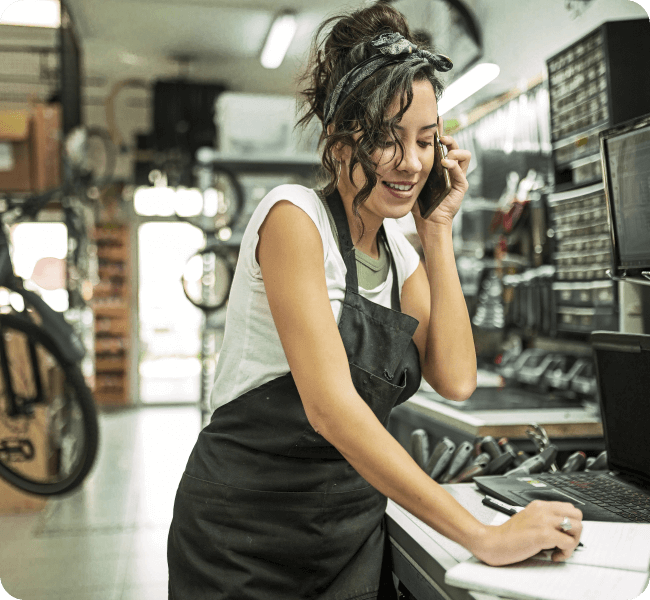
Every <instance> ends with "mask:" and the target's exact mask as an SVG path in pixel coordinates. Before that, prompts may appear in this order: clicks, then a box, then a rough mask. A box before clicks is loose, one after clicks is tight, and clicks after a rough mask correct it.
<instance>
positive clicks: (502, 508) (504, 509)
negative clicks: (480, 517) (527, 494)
mask: <svg viewBox="0 0 650 600" xmlns="http://www.w3.org/2000/svg"><path fill="white" fill-rule="evenodd" d="M482 502H483V504H484V505H485V506H489V507H490V508H493V509H494V510H496V511H499V512H500V513H503V514H504V515H508V516H509V517H511V516H512V515H516V514H517V513H518V512H519V511H518V510H517V509H516V508H513V507H512V506H510V505H509V504H506V503H505V502H501V500H497V499H496V498H490V496H485V497H484V498H483V500H482ZM578 548H584V546H583V544H582V542H578Z"/></svg>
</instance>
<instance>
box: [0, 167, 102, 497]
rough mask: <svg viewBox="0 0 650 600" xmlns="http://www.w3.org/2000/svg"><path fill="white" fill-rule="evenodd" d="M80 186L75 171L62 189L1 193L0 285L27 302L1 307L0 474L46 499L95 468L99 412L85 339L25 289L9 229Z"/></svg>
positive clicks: (68, 489)
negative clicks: (86, 365)
mask: <svg viewBox="0 0 650 600" xmlns="http://www.w3.org/2000/svg"><path fill="white" fill-rule="evenodd" d="M78 187H79V181H78V178H77V177H75V176H74V174H73V176H72V177H71V178H68V179H67V181H66V182H64V185H63V187H62V188H57V189H54V190H50V191H48V192H46V193H45V194H42V195H40V196H32V197H30V198H26V199H24V200H23V201H22V202H15V201H13V200H11V199H9V198H4V199H3V202H4V204H5V206H3V207H2V208H1V209H0V287H4V288H6V289H7V290H9V292H10V293H14V294H18V295H19V296H20V297H22V301H23V302H22V304H23V307H22V308H21V309H19V310H16V309H14V310H6V309H0V477H2V478H3V479H5V480H6V481H7V482H8V483H10V484H11V485H13V486H15V487H17V488H19V489H21V490H23V491H25V492H28V493H31V494H37V495H45V496H50V495H60V494H66V493H69V492H71V491H73V490H74V489H76V488H77V487H79V486H80V485H81V483H82V482H83V481H84V480H85V478H86V476H87V475H88V473H89V472H90V470H91V469H92V467H93V465H94V462H95V458H96V455H97V449H98V445H99V424H98V417H97V410H96V407H95V402H94V399H93V396H92V393H91V391H90V389H89V388H88V386H87V385H86V382H85V380H84V377H83V374H82V372H81V369H80V367H79V364H80V362H81V360H82V359H83V357H84V356H85V354H86V350H85V348H84V346H83V343H82V342H81V339H80V338H79V336H78V335H77V333H76V332H75V330H74V328H73V327H72V326H71V325H70V324H68V323H67V322H66V321H65V319H64V318H63V316H62V315H61V314H60V313H58V312H56V311H54V310H53V309H52V308H50V306H49V305H48V304H47V303H45V302H44V301H43V299H42V298H41V297H40V296H38V294H36V293H35V292H33V291H31V290H28V289H25V287H24V281H23V279H21V278H20V277H18V276H17V275H16V274H15V271H14V267H13V263H12V260H11V252H10V248H9V239H8V236H7V233H6V231H5V229H6V226H7V221H8V220H9V218H10V217H11V219H12V221H13V222H16V221H19V220H21V219H25V218H30V217H31V218H34V217H35V216H36V215H37V214H38V212H39V211H40V210H41V209H42V208H43V207H44V206H45V205H46V204H48V203H49V202H50V201H51V200H52V199H53V198H55V197H57V196H58V195H62V196H63V197H65V195H66V193H69V192H70V191H71V190H73V191H75V190H76V189H77V188H78ZM82 187H84V188H85V186H83V184H82ZM69 216H70V215H67V214H66V221H67V222H68V223H69V224H72V222H71V221H70V220H69Z"/></svg>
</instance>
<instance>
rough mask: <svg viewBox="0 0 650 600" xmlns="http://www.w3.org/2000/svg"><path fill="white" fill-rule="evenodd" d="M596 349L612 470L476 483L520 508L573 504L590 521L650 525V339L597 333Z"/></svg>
mask: <svg viewBox="0 0 650 600" xmlns="http://www.w3.org/2000/svg"><path fill="white" fill-rule="evenodd" d="M591 345H592V348H593V355H594V359H595V364H596V380H597V384H598V402H599V406H600V414H601V419H602V423H603V431H604V436H605V449H606V450H607V462H608V470H607V471H584V472H578V473H559V472H558V473H544V474H536V475H528V476H520V475H519V476H517V475H511V476H508V475H500V476H482V477H475V478H474V481H475V483H476V484H477V486H478V487H479V489H480V490H481V491H483V492H485V493H486V494H487V495H489V496H492V497H494V498H498V499H499V500H502V501H504V502H508V503H509V504H512V505H514V506H525V505H526V504H528V503H529V502H532V501H533V500H553V501H561V502H571V503H572V504H574V506H576V507H577V508H579V509H580V510H581V511H582V513H583V518H584V519H585V520H589V521H613V522H640V523H650V335H644V334H631V333H619V332H611V331H595V332H593V333H592V334H591Z"/></svg>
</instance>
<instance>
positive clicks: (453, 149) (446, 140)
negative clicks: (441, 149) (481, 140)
mask: <svg viewBox="0 0 650 600" xmlns="http://www.w3.org/2000/svg"><path fill="white" fill-rule="evenodd" d="M440 141H441V142H442V144H443V145H445V146H446V147H447V158H448V159H450V160H455V161H456V162H458V163H459V165H460V167H461V169H462V171H463V173H467V168H468V167H469V161H470V159H471V158H472V153H471V152H470V151H469V150H461V149H460V148H459V146H458V142H457V141H456V140H455V139H454V138H452V137H451V136H450V135H445V136H442V137H441V138H440ZM443 165H444V161H443ZM447 168H449V167H447Z"/></svg>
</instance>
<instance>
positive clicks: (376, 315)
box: [168, 4, 582, 600]
mask: <svg viewBox="0 0 650 600" xmlns="http://www.w3.org/2000/svg"><path fill="white" fill-rule="evenodd" d="M331 25H333V27H332V28H331V31H330V32H329V33H327V34H326V36H325V41H324V44H322V45H320V46H319V45H318V39H319V37H320V35H321V34H323V32H325V31H326V29H327V28H329V27H330V26H331ZM412 39H413V37H412V35H411V33H410V31H409V28H408V26H407V24H406V22H405V20H404V18H403V16H402V15H401V14H400V13H398V12H397V11H395V10H394V9H392V8H390V7H389V6H387V5H386V4H377V5H375V6H371V7H369V8H366V9H364V10H360V11H357V12H355V13H353V14H351V15H349V16H345V17H341V18H335V19H330V20H328V21H326V22H325V23H324V24H323V25H322V26H321V28H320V29H319V33H318V35H317V37H316V40H317V41H316V42H315V48H314V53H313V57H312V62H311V66H310V69H309V71H308V73H307V76H306V79H307V80H308V82H309V86H308V87H307V89H306V90H305V92H304V95H305V98H306V101H307V107H308V111H307V113H306V115H305V117H304V118H303V122H306V121H309V120H310V119H311V118H313V117H317V118H319V119H320V120H321V121H322V122H323V126H324V133H323V136H322V137H323V141H324V148H323V164H324V166H325V168H326V169H327V171H328V172H329V173H330V175H331V182H330V184H329V186H328V187H327V188H326V189H325V192H324V193H321V194H319V193H317V192H315V191H314V190H309V189H307V188H304V187H302V186H297V185H285V186H280V187H278V188H276V189H275V190H273V191H271V192H270V193H269V194H268V195H267V196H266V198H264V199H263V200H262V201H261V203H260V205H259V207H258V208H257V209H256V211H255V213H254V214H253V216H252V217H251V220H250V223H249V225H248V227H247V230H246V233H245V235H244V238H243V241H242V246H241V252H240V258H239V262H238V266H237V273H236V275H235V280H234V282H233V287H232V291H231V297H230V302H229V306H228V314H227V320H226V330H225V338H224V345H223V349H222V352H221V355H220V358H219V365H218V373H217V380H216V384H215V388H214V392H213V397H212V399H213V406H214V407H215V409H216V410H215V412H214V415H213V417H212V422H211V423H210V425H208V426H207V427H206V428H205V429H204V430H203V431H202V432H201V434H200V436H199V439H198V441H197V444H196V446H195V448H194V450H193V452H192V455H191V457H190V459H189V462H188V465H187V468H186V472H185V474H184V475H183V478H182V480H181V483H180V486H179V490H178V494H177V497H176V503H175V507H174V518H173V522H172V525H171V529H170V535H169V547H168V562H169V575H170V598H173V599H174V600H189V599H192V600H197V599H199V598H206V599H207V598H210V599H215V600H216V599H219V600H226V599H229V600H230V599H232V600H234V599H237V600H253V599H260V600H261V599H264V600H275V599H277V600H280V599H282V600H287V599H289V598H296V599H298V598H301V599H302V598H318V599H320V600H326V599H337V600H353V599H356V600H361V599H364V600H366V599H375V598H382V599H383V598H395V589H394V587H393V585H392V578H391V573H390V565H389V563H388V561H387V560H386V559H385V558H386V555H385V549H386V546H385V544H386V536H385V531H384V511H385V508H386V497H389V498H391V499H393V500H394V501H395V502H397V503H398V504H400V505H401V506H403V507H404V508H406V509H407V510H409V511H410V512H411V513H413V514H414V515H416V516H417V517H419V518H420V519H422V520H423V521H424V522H426V523H427V524H429V525H430V526H431V527H433V528H434V529H436V530H437V531H439V532H441V533H442V534H444V535H445V536H447V537H449V538H451V539H452V540H455V541H456V542H458V543H460V544H462V545H463V546H465V547H466V548H468V549H469V550H471V551H472V552H473V553H474V554H475V555H476V556H477V557H478V558H480V559H482V560H484V561H486V562H488V563H490V564H495V565H496V564H506V563H510V562H514V561H518V560H521V559H524V558H527V557H529V556H532V555H533V554H535V553H537V552H538V551H539V550H541V549H543V548H557V549H556V551H555V559H556V560H563V559H565V558H567V557H568V556H569V555H570V554H571V553H572V552H573V549H574V548H575V546H576V545H577V543H578V541H579V537H580V531H581V516H582V515H581V513H580V511H578V510H577V509H575V508H574V507H573V506H572V505H570V504H564V503H532V504H531V505H529V506H528V507H527V508H526V509H525V510H523V511H522V512H520V513H519V514H517V515H516V516H514V517H512V519H510V521H509V522H508V523H506V524H505V525H501V526H499V527H488V526H485V525H482V524H481V523H479V522H478V521H477V520H476V519H475V518H474V517H473V516H472V515H470V514H469V513H468V512H467V511H466V510H465V509H463V508H462V507H461V506H460V505H459V504H458V503H457V502H456V501H455V500H454V499H453V498H452V497H451V496H450V495H449V494H448V493H447V492H446V491H444V490H443V489H442V488H441V487H440V486H439V485H438V484H437V483H435V482H434V481H433V480H432V479H431V478H430V477H428V476H427V474H426V473H424V472H423V471H422V469H420V468H419V467H418V466H417V465H416V463H415V462H414V461H413V460H412V459H411V457H410V456H409V455H408V453H407V452H406V451H405V450H404V449H403V448H402V447H401V446H400V445H399V444H398V443H397V441H396V440H395V439H394V438H393V437H392V436H391V435H390V434H389V433H388V432H387V430H386V428H385V425H386V422H387V419H388V416H389V413H390V410H391V409H392V407H393V406H395V405H396V404H398V403H400V402H403V401H405V400H406V399H407V398H408V397H410V396H411V395H412V394H413V393H415V391H416V390H417V389H418V387H419V385H420V381H421V375H422V376H424V378H425V379H426V380H427V381H428V382H429V383H430V384H431V385H432V386H433V387H434V388H435V389H436V390H437V391H438V392H439V393H440V394H442V395H443V396H445V397H446V398H451V399H454V400H463V399H466V398H467V397H469V396H470V395H471V394H472V392H473V391H474V388H475V386H476V357H475V353H474V346H473V340H472V334H471V327H470V322H469V318H468V315H467V310H466V305H465V301H464V298H463V294H462V291H461V288H460V284H459V281H458V275H457V272H456V268H455V262H454V255H453V247H452V239H451V230H452V219H453V218H454V215H455V214H456V213H457V211H458V210H459V207H460V203H461V200H462V198H463V195H464V194H465V191H466V190H467V181H466V178H465V173H466V171H467V166H468V163H469V160H470V155H469V153H468V152H467V151H465V150H461V149H459V147H458V144H457V143H456V142H455V141H454V140H453V139H452V138H451V137H449V136H444V135H443V132H442V121H441V120H440V119H439V118H438V113H437V97H439V95H440V93H441V91H442V86H441V84H440V81H439V80H438V79H437V77H436V75H435V72H436V70H438V71H441V70H442V71H444V70H448V69H449V68H450V67H451V63H450V61H449V60H448V59H447V58H445V57H443V56H440V55H434V54H430V53H428V52H424V51H422V50H421V49H419V48H418V47H417V46H416V45H415V44H413V43H412V42H411V41H410V40H412ZM436 131H438V132H439V134H440V135H441V141H442V143H443V144H445V145H446V146H447V148H448V149H449V151H448V156H447V158H446V159H445V161H444V162H443V165H444V166H445V167H447V168H448V169H449V173H450V175H451V181H452V190H451V192H450V193H449V195H448V196H447V197H446V198H445V199H444V201H443V202H442V204H441V205H440V206H439V207H438V208H437V209H436V210H435V211H434V212H433V213H432V214H431V215H430V216H429V217H428V218H427V219H423V218H422V217H421V216H420V212H419V208H418V203H417V202H416V200H417V198H418V195H419V193H420V191H421V190H422V187H423V186H424V183H425V181H426V179H427V177H428V175H429V172H430V171H431V169H432V166H433V162H434V148H433V141H434V135H435V133H436ZM409 211H411V212H412V213H413V215H414V217H415V223H416V228H417V232H418V235H419V237H420V240H421V242H422V247H423V250H424V254H425V262H426V266H423V265H422V264H421V263H420V261H419V259H418V256H417V254H416V252H415V250H414V249H413V248H412V246H410V245H409V244H408V242H407V241H406V240H405V238H404V236H403V235H402V234H401V233H400V232H399V231H398V230H397V229H396V227H395V225H394V221H392V219H395V218H399V217H403V216H405V215H407V214H408V213H409ZM564 517H568V518H569V519H570V522H571V524H572V529H570V531H569V532H568V533H566V532H563V530H562V529H561V528H560V523H561V522H562V520H563V519H564Z"/></svg>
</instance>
